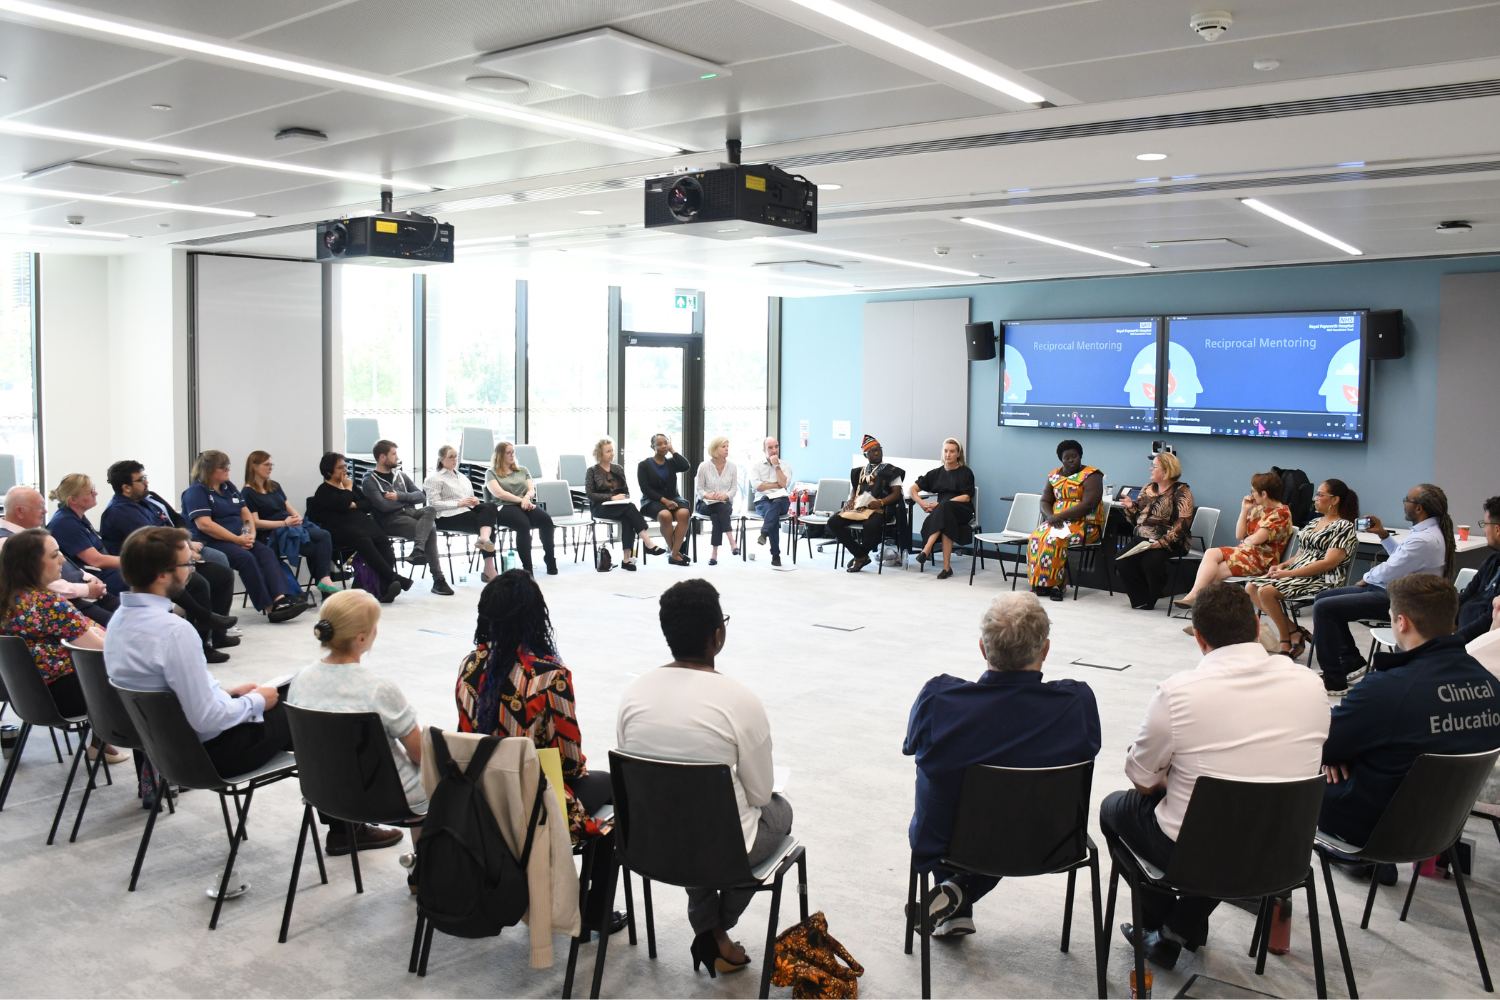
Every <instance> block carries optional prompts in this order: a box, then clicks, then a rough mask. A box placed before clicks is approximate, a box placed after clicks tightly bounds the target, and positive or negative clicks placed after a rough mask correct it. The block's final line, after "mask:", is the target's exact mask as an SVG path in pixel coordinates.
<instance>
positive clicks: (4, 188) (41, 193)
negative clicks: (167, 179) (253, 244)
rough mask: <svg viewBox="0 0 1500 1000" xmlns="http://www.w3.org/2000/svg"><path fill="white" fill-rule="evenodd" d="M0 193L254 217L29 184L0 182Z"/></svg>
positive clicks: (233, 211)
mask: <svg viewBox="0 0 1500 1000" xmlns="http://www.w3.org/2000/svg"><path fill="white" fill-rule="evenodd" d="M0 194H19V195H31V196H35V197H38V198H64V199H67V200H68V201H97V202H100V203H101V204H105V205H130V206H132V207H135V208H159V209H161V210H162V211H165V212H197V213H199V214H202V215H223V216H227V217H229V218H231V219H253V218H255V213H254V212H246V211H244V210H242V209H238V208H215V207H213V206H211V205H182V204H178V203H177V202H172V201H152V200H150V199H147V198H121V197H118V196H116V195H112V194H88V193H87V192H84V191H59V190H57V189H55V188H39V187H32V186H31V185H30V184H0Z"/></svg>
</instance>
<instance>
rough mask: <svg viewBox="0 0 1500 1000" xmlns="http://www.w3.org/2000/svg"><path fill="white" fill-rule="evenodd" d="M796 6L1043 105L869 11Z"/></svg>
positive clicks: (816, 0) (800, 1)
mask: <svg viewBox="0 0 1500 1000" xmlns="http://www.w3.org/2000/svg"><path fill="white" fill-rule="evenodd" d="M791 2H792V3H794V4H796V5H797V6H799V7H803V8H806V9H807V10H810V11H812V12H813V13H815V14H822V15H823V16H824V17H828V18H832V19H833V20H835V21H837V22H839V23H840V24H843V25H846V26H848V27H850V28H853V29H854V30H855V31H862V32H864V33H865V34H867V35H869V36H870V37H872V38H878V39H880V40H881V41H882V42H886V43H887V44H889V45H894V46H896V48H898V49H901V50H902V51H905V52H910V53H911V54H912V55H914V56H917V57H918V58H921V59H926V60H927V61H928V62H930V63H934V64H936V65H938V66H940V67H942V68H943V69H946V70H952V71H953V72H955V73H958V74H959V75H961V76H966V77H968V78H969V79H970V80H973V81H974V82H975V83H981V84H983V85H984V86H986V87H989V88H990V89H991V90H998V91H1000V93H1002V94H1005V95H1006V96H1007V97H1014V98H1015V99H1016V100H1018V101H1025V102H1026V103H1027V104H1042V103H1045V102H1046V100H1047V99H1046V98H1045V97H1043V96H1042V95H1041V94H1038V93H1037V92H1036V91H1034V90H1029V89H1027V88H1026V87H1023V86H1021V85H1020V84H1019V83H1016V82H1014V81H1012V80H1007V79H1006V78H1005V77H1003V76H1001V75H1000V74H998V73H993V72H991V71H989V70H987V69H985V68H984V67H983V66H979V65H977V64H975V63H972V62H970V61H969V60H967V59H964V58H962V57H960V56H957V55H955V54H953V53H952V52H949V51H947V50H945V49H943V48H941V47H939V46H937V45H933V44H932V43H931V42H926V41H923V40H922V39H920V38H918V37H916V36H915V35H912V34H910V33H909V32H905V31H902V30H901V29H900V28H897V27H895V26H894V25H890V24H886V23H885V22H884V21H881V20H878V19H877V18H873V17H871V16H870V15H868V14H862V13H860V12H859V11H857V10H854V9H853V8H852V7H846V6H845V5H844V4H841V3H838V2H836V0H791Z"/></svg>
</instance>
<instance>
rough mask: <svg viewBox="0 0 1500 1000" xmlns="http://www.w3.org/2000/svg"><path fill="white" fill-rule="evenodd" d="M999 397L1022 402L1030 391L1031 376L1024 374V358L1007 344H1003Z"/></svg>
mask: <svg viewBox="0 0 1500 1000" xmlns="http://www.w3.org/2000/svg"><path fill="white" fill-rule="evenodd" d="M1001 379H1002V384H1001V389H1000V393H1001V395H1000V398H1001V399H1002V400H1003V401H1004V402H1007V403H1024V402H1026V394H1027V393H1028V392H1030V391H1031V376H1030V375H1028V374H1026V359H1025V358H1023V357H1021V352H1020V351H1018V350H1016V349H1015V348H1014V347H1012V346H1011V345H1009V344H1006V345H1005V372H1004V374H1003V375H1002V376H1001Z"/></svg>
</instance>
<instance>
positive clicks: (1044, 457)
mask: <svg viewBox="0 0 1500 1000" xmlns="http://www.w3.org/2000/svg"><path fill="white" fill-rule="evenodd" d="M1474 271H1500V256H1481V257H1467V258H1456V259H1448V260H1428V261H1371V262H1353V263H1348V264H1328V265H1319V266H1312V267H1282V268H1263V269H1258V270H1243V271H1215V272H1210V273H1176V274H1157V275H1129V276H1124V277H1118V278H1085V279H1077V280H1068V281H1041V282H1024V283H1015V284H995V285H972V286H963V287H950V288H930V289H922V290H914V291H903V292H883V293H875V294H871V295H846V296H835V297H826V298H808V299H790V298H789V299H784V300H782V326H781V328H782V347H781V359H782V362H781V363H782V368H781V440H782V454H783V456H785V457H786V458H787V459H788V460H789V461H790V462H791V463H792V466H793V469H794V471H795V472H796V474H797V478H799V479H808V480H811V479H817V478H818V477H820V476H830V475H844V474H847V469H848V465H849V455H850V453H851V452H852V451H854V450H855V448H857V442H858V440H859V438H860V436H861V434H863V433H866V432H869V433H872V434H874V435H875V436H876V437H879V436H880V434H881V429H880V427H879V426H878V425H877V426H874V427H861V426H859V420H860V413H861V410H862V403H861V396H860V385H859V376H860V370H861V367H862V364H863V349H862V333H861V327H862V323H863V311H864V305H865V303H866V302H875V301H891V300H901V299H916V298H948V297H957V296H968V297H970V299H971V306H970V316H971V317H972V318H973V320H974V321H976V322H978V321H983V320H992V321H995V322H996V323H997V324H998V323H999V322H1000V321H1001V320H1005V319H1046V318H1056V319H1061V318H1068V317H1080V316H1085V317H1086V316H1130V315H1148V316H1149V315H1166V314H1170V313H1214V312H1255V311H1269V310H1282V309H1286V310H1291V309H1324V308H1326V309H1352V308H1369V309H1401V310H1404V311H1405V313H1406V326H1407V331H1406V332H1407V345H1406V346H1407V352H1406V357H1405V358H1402V359H1400V360H1398V361H1377V362H1374V363H1373V368H1374V370H1373V372H1372V374H1371V378H1370V385H1369V387H1368V391H1369V398H1370V404H1371V411H1370V421H1369V439H1368V441H1366V442H1364V443H1358V444H1351V443H1338V442H1329V441H1274V442H1272V441H1253V440H1248V439H1244V440H1242V439H1228V438H1216V439H1204V438H1202V437H1196V436H1191V435H1178V436H1176V437H1172V436H1170V435H1157V436H1158V437H1162V438H1164V439H1166V440H1168V441H1170V442H1171V443H1172V444H1173V446H1174V447H1176V448H1177V449H1178V453H1179V455H1180V456H1181V458H1182V461H1183V467H1184V472H1183V479H1184V481H1186V482H1188V483H1190V484H1191V485H1192V487H1193V492H1194V494H1195V495H1196V497H1197V499H1198V502H1199V503H1200V504H1204V505H1211V506H1215V507H1220V508H1223V509H1224V510H1226V511H1234V510H1237V509H1238V502H1239V498H1240V497H1241V496H1243V495H1244V494H1245V492H1246V490H1247V489H1248V480H1249V477H1250V475H1251V474H1252V473H1254V472H1258V471H1260V470H1262V469H1265V468H1268V467H1270V466H1271V465H1277V466H1281V467H1282V468H1300V469H1304V470H1306V471H1307V473H1308V475H1309V476H1310V477H1312V478H1313V480H1314V481H1317V480H1318V479H1320V478H1328V477H1330V476H1336V477H1338V478H1341V479H1344V480H1345V481H1347V482H1348V483H1349V484H1350V485H1351V486H1353V487H1354V489H1355V490H1356V491H1358V493H1359V495H1360V500H1361V505H1362V506H1363V507H1364V509H1365V510H1366V511H1367V512H1370V513H1375V514H1379V515H1380V516H1381V517H1383V518H1385V519H1387V520H1390V521H1394V522H1396V523H1399V521H1400V517H1401V504H1400V500H1401V497H1402V496H1403V495H1404V494H1405V491H1406V489H1407V487H1408V486H1410V485H1411V484H1412V483H1415V482H1420V481H1422V480H1424V479H1427V478H1429V477H1430V476H1431V475H1432V467H1433V462H1432V450H1433V447H1434V441H1433V435H1434V431H1433V428H1434V424H1435V412H1436V400H1437V393H1438V392H1439V391H1440V387H1439V386H1438V385H1437V384H1436V383H1437V371H1438V358H1437V338H1438V316H1439V306H1440V302H1439V298H1440V296H1439V284H1440V281H1441V278H1442V276H1443V275H1445V274H1455V273H1465V272H1474ZM942 336H947V337H961V336H963V331H962V330H952V331H942ZM999 365H1000V362H999V361H998V360H994V361H984V362H977V363H971V364H969V365H968V366H967V370H966V371H932V372H928V373H925V374H926V377H925V380H924V381H925V384H926V385H928V386H929V387H930V389H931V392H933V393H934V394H936V393H940V392H942V391H943V387H944V386H945V385H951V384H952V382H953V380H954V379H960V378H967V379H968V380H969V431H968V435H967V440H966V445H967V449H968V457H969V464H970V465H971V466H972V467H973V468H974V472H975V476H976V478H977V480H978V483H979V490H980V519H981V521H982V522H983V524H984V526H985V527H986V529H988V530H997V529H998V528H999V527H1000V525H1001V524H1002V522H1003V521H1004V519H1005V513H1006V510H1007V508H1008V507H1009V505H1008V504H1006V503H1003V502H1002V501H1000V500H999V497H1001V496H1003V495H1010V494H1012V493H1014V492H1016V491H1018V490H1030V491H1033V492H1036V491H1039V490H1040V489H1041V486H1042V483H1043V479H1044V476H1045V475H1046V473H1047V471H1048V470H1050V469H1051V468H1053V466H1055V465H1056V464H1057V462H1056V458H1055V454H1054V451H1055V448H1056V445H1057V442H1058V440H1060V439H1061V438H1062V437H1064V436H1065V435H1063V434H1061V433H1059V432H1057V431H1055V430H1043V429H1039V428H1029V427H1000V426H998V425H997V423H996V420H997V413H998V408H999V373H1000V368H999ZM914 377H917V376H916V375H914ZM1247 377H1264V378H1274V377H1275V373H1274V372H1264V373H1247ZM803 420H806V421H808V424H809V444H808V447H806V448H804V447H802V446H801V440H800V435H799V431H800V423H801V421H803ZM835 420H849V421H851V422H852V423H853V425H854V426H853V441H835V440H834V439H833V436H832V422H833V421H835ZM962 432H963V428H954V436H955V437H959V438H964V437H965V435H964V434H963V433H962ZM1076 436H1077V437H1078V439H1079V440H1080V441H1082V443H1083V446H1084V451H1085V456H1084V457H1085V460H1086V461H1087V462H1088V463H1089V464H1091V465H1095V466H1097V467H1099V468H1101V469H1104V470H1105V472H1106V473H1107V474H1108V476H1109V478H1110V481H1111V482H1113V483H1117V484H1123V483H1126V482H1130V483H1137V484H1138V483H1141V482H1144V481H1145V479H1146V475H1147V472H1148V469H1147V462H1148V458H1149V452H1150V450H1151V441H1152V438H1153V435H1149V434H1127V433H1119V432H1103V431H1093V432H1085V433H1083V434H1080V435H1076ZM929 451H930V453H931V454H933V455H934V456H935V455H936V454H937V453H938V451H939V442H937V441H934V442H932V447H931V449H930V450H929ZM923 471H925V470H923ZM1496 478H1497V480H1500V470H1496ZM1497 485H1500V483H1497ZM1451 499H1452V502H1453V505H1454V507H1455V513H1456V514H1457V513H1459V512H1463V511H1468V510H1471V509H1476V508H1477V507H1478V505H1479V502H1480V500H1481V499H1482V498H1481V497H1453V498H1451ZM1230 529H1232V521H1231V523H1230V525H1229V526H1228V528H1225V529H1221V531H1227V530H1230ZM1227 537H1228V536H1227V535H1226V534H1221V535H1220V536H1219V540H1220V541H1221V542H1222V541H1224V540H1226V538H1227Z"/></svg>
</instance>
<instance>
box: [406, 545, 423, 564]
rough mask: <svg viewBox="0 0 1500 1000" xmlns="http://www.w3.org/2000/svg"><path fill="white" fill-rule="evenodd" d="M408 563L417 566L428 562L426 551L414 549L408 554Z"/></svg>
mask: <svg viewBox="0 0 1500 1000" xmlns="http://www.w3.org/2000/svg"><path fill="white" fill-rule="evenodd" d="M406 561H407V562H409V563H411V564H412V565H413V566H416V565H418V564H420V563H424V562H426V561H427V550H426V549H412V550H411V551H410V552H408V553H407V554H406Z"/></svg>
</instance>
